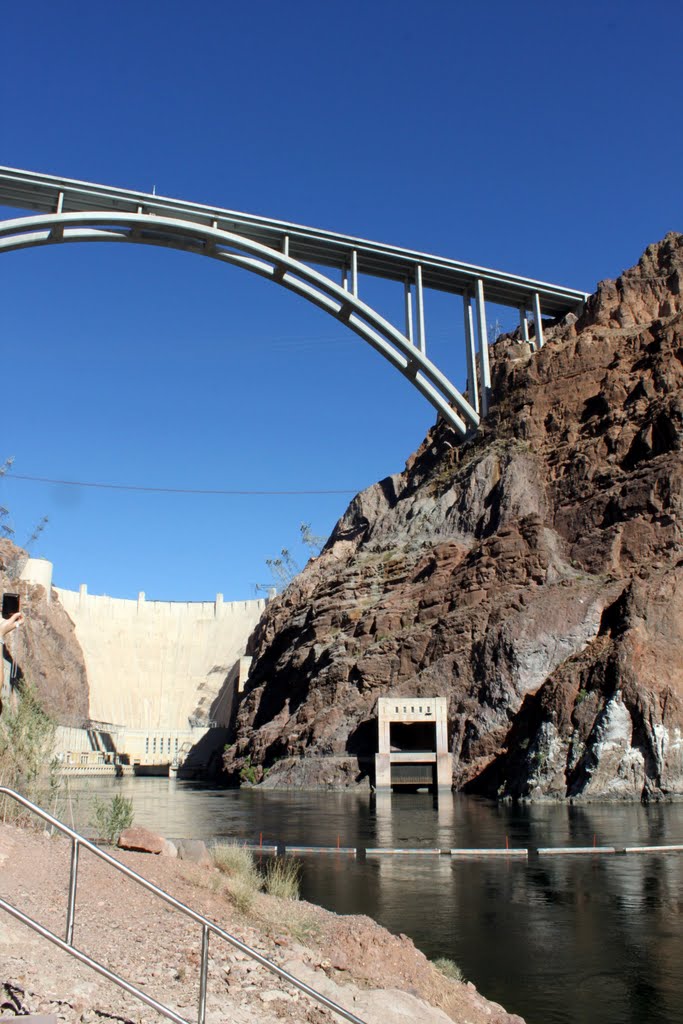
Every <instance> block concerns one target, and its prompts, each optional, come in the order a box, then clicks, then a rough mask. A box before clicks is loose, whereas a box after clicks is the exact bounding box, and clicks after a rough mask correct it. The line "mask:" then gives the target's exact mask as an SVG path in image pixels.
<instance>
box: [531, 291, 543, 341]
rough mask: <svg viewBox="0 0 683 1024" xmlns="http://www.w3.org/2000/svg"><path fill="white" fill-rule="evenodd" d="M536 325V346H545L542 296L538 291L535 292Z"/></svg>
mask: <svg viewBox="0 0 683 1024" xmlns="http://www.w3.org/2000/svg"><path fill="white" fill-rule="evenodd" d="M533 306H534V327H535V328H536V348H537V349H539V348H543V320H542V319H541V297H540V295H539V294H538V292H534V294H533Z"/></svg>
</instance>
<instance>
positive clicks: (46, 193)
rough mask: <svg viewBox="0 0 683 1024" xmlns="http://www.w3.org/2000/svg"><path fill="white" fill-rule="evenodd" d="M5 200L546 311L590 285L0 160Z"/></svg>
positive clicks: (571, 301) (567, 303)
mask: <svg viewBox="0 0 683 1024" xmlns="http://www.w3.org/2000/svg"><path fill="white" fill-rule="evenodd" d="M0 206H10V207H17V208H19V209H22V210H36V211H38V212H40V213H54V212H56V211H59V212H63V213H84V212H97V211H107V212H111V211H116V212H119V213H136V212H142V213H148V214H150V215H154V214H156V215H158V216H164V217H172V218H175V219H177V220H187V221H190V222H194V223H197V224H203V225H209V226H210V225H212V224H215V226H216V227H218V228H220V229H222V230H225V231H231V232H235V233H236V234H239V235H242V236H244V237H245V238H248V239H251V240H252V241H256V242H260V243H261V244H263V245H267V246H269V247H270V248H272V249H277V250H279V251H281V252H282V251H283V250H285V249H286V251H287V252H288V254H289V255H290V256H291V257H292V258H293V259H297V260H300V261H302V262H303V263H312V264H318V265H322V266H328V267H336V268H338V269H339V270H341V271H348V270H349V269H350V268H351V266H352V264H353V263H355V264H356V267H357V272H358V273H362V274H369V275H371V276H374V277H383V278H389V279H391V280H396V281H414V280H415V275H416V273H417V271H418V268H421V273H422V283H423V285H424V287H425V288H433V289H436V290H438V291H446V292H452V293H454V294H473V293H474V289H475V287H476V282H477V280H481V281H483V282H484V284H485V286H486V297H487V299H488V300H489V301H490V302H494V303H500V304H501V305H506V306H518V305H520V304H521V303H522V302H524V301H525V300H526V301H528V302H530V301H531V297H532V296H533V295H534V294H537V295H538V296H539V299H540V301H541V303H542V306H543V312H544V314H546V315H548V316H558V315H560V316H561V315H563V314H565V313H567V312H570V311H572V310H575V309H576V308H577V307H579V306H581V305H582V303H583V302H584V301H585V299H586V293H585V292H582V291H577V290H576V289H573V288H565V287H562V286H560V285H554V284H549V283H547V282H544V281H535V280H533V279H531V278H526V277H519V276H517V275H515V274H508V273H505V272H503V271H499V270H491V269H487V268H485V267H478V266H474V265H473V264H469V263H461V262H459V261H458V260H452V259H447V258H446V257H442V256H434V255H431V254H429V253H422V252H417V251H414V250H411V249H402V248H399V247H398V246H393V245H385V244H384V243H381V242H372V241H368V240H367V239H363V238H354V237H352V236H350V235H342V234H338V233H336V232H333V231H325V230H322V229H319V228H311V227H306V226H304V225H301V224H291V223H289V222H288V221H282V220H273V219H271V218H268V217H259V216H255V215H251V214H246V213H237V212H235V211H234V210H226V209H222V208H221V207H215V206H206V205H203V204H201V203H190V202H186V201H185V200H181V199H170V198H167V197H164V196H157V195H152V194H150V193H146V192H134V191H131V190H129V189H122V188H114V187H111V186H109V185H98V184H94V183H92V182H84V181H76V180H73V179H70V178H60V177H56V176H54V175H49V174H38V173H35V172H33V171H23V170H18V169H16V168H12V167H0Z"/></svg>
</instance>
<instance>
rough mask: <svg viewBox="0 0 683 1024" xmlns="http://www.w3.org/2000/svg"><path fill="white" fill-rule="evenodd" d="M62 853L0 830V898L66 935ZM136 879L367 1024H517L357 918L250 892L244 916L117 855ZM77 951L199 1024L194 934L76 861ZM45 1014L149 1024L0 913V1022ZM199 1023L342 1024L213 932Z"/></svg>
mask: <svg viewBox="0 0 683 1024" xmlns="http://www.w3.org/2000/svg"><path fill="white" fill-rule="evenodd" d="M69 855H70V846H69V843H68V841H66V840H64V839H63V838H59V837H54V838H50V837H49V836H47V835H45V834H44V833H40V832H33V831H30V830H25V829H18V828H14V827H12V826H9V825H0V895H1V896H2V897H3V898H4V899H6V900H7V901H8V902H9V903H12V904H13V905H14V906H16V907H18V908H19V909H20V910H22V911H24V912H25V913H26V914H28V915H30V916H32V917H34V918H35V919H37V920H38V921H39V922H40V923H41V924H43V925H44V926H45V927H47V928H49V929H51V930H52V931H54V932H55V933H56V934H57V935H59V936H63V935H64V927H65V920H66V902H67V891H68V878H69ZM115 855H116V856H117V858H118V859H120V860H121V861H122V862H123V863H124V864H127V865H128V866H129V867H131V868H133V870H135V871H137V872H139V873H140V874H142V875H144V876H145V877H146V878H148V879H150V881H152V882H154V883H155V884H156V885H158V886H160V887H161V888H162V889H165V890H166V891H167V892H170V893H171V894H172V895H174V896H175V897H176V898H177V899H179V900H182V902H184V903H186V904H188V905H189V906H191V907H192V908H193V909H195V910H197V911H198V912H199V913H201V914H204V915H205V916H206V917H208V918H210V919H211V920H212V921H215V922H216V923H217V924H219V925H220V926H221V927H222V928H224V929H225V930H226V931H228V932H230V933H231V934H233V935H235V936H236V937H237V938H239V939H240V940H241V941H242V942H245V943H247V944H248V945H249V946H251V947H252V948H254V949H255V950H257V951H258V952H259V953H261V954H262V955H263V956H265V957H267V958H268V959H269V960H271V961H272V962H273V963H275V964H278V965H279V966H283V967H286V969H287V970H289V971H290V972H291V973H292V974H294V975H295V976H296V977H298V978H299V979H300V980H302V981H304V982H306V983H307V984H309V985H311V986H312V987H313V988H316V989H317V990H319V991H321V992H323V994H324V995H326V996H327V997H328V998H330V999H333V1000H334V1001H335V1002H336V1003H339V1004H340V1005H342V1006H344V1007H345V1008H346V1009H347V1010H350V1011H351V1012H352V1013H354V1014H356V1016H358V1017H360V1018H361V1019H362V1020H364V1021H367V1024H407V1022H411V1024H448V1022H449V1021H455V1022H457V1024H484V1022H486V1024H523V1021H522V1019H521V1018H520V1017H517V1016H513V1015H510V1014H507V1013H506V1012H505V1011H504V1010H503V1009H502V1008H501V1007H500V1006H498V1005H497V1004H496V1003H491V1002H489V1001H488V1000H486V999H484V998H483V997H482V996H481V995H479V993H478V992H477V991H476V989H475V988H474V986H473V985H471V984H462V983H459V982H454V981H450V980H449V979H447V978H445V977H444V976H443V975H442V974H441V973H440V972H439V971H437V970H436V969H435V968H434V967H433V966H432V965H431V964H430V962H429V961H428V960H427V959H426V957H425V956H424V955H423V954H422V953H420V952H419V950H417V949H416V948H415V946H414V945H413V943H412V942H411V940H410V939H408V938H407V937H406V936H403V935H401V936H395V935H392V934H390V933H389V932H388V931H386V930H385V929H384V928H381V927H380V926H379V925H377V924H375V923H374V922H373V921H371V920H370V919H369V918H367V917H360V916H353V917H342V916H338V915H336V914H332V913H330V912H328V911H326V910H323V909H322V908H320V907H316V906H313V905H311V904H308V903H304V902H298V901H296V902H295V901H284V900H280V899H277V898H275V897H272V896H266V895H264V894H260V895H258V896H256V897H255V901H254V903H253V905H252V906H251V907H250V908H249V910H248V911H247V912H246V913H243V912H240V910H238V908H237V907H236V906H235V901H234V897H233V895H232V894H231V889H230V884H229V880H228V879H226V877H225V876H224V875H223V874H221V873H220V872H219V871H218V870H217V869H215V868H208V867H203V866H200V865H196V864H192V863H189V862H187V861H179V860H172V859H170V858H166V857H156V856H153V855H150V854H137V853H127V852H123V851H116V852H115ZM74 943H75V945H76V946H77V947H78V948H79V949H80V950H82V951H83V952H86V953H87V954H88V955H90V956H91V957H92V958H93V959H95V960H98V961H100V963H102V964H104V965H105V966H106V967H108V968H109V970H111V971H114V972H116V973H117V974H121V975H123V976H124V977H125V978H127V979H128V980H129V981H131V982H132V983H134V984H135V985H137V986H138V987H140V988H142V989H143V990H144V991H145V992H146V993H147V994H148V995H151V996H153V997H154V998H155V999H157V1000H159V1001H160V1002H163V1003H165V1004H166V1005H169V1006H170V1007H171V1008H172V1009H174V1010H175V1011H176V1012H177V1013H179V1014H180V1015H181V1016H183V1017H184V1018H186V1019H187V1020H188V1021H196V1019H197V1002H198V991H199V969H198V965H199V959H200V949H201V931H200V928H199V927H198V926H197V925H195V924H194V923H193V922H191V921H190V920H189V919H187V918H186V917H184V916H183V915H182V914H179V913H177V912H176V911H174V910H172V909H171V908H169V907H167V906H165V905H164V904H163V903H161V902H160V901H159V900H158V899H155V898H154V897H153V896H152V895H151V894H150V893H147V892H146V891H145V890H144V889H142V888H140V887H139V886H137V885H135V884H134V883H133V882H132V881H131V880H129V879H126V878H125V877H123V876H122V875H121V874H119V872H116V871H114V870H113V869H112V868H110V867H108V866H107V865H105V864H104V863H103V862H102V861H100V860H98V859H97V858H96V857H94V856H93V855H92V854H91V853H89V852H87V851H85V852H82V853H81V861H80V868H79V881H78V896H77V911H76V926H75V931H74ZM26 1012H32V1013H54V1014H56V1016H57V1017H58V1019H59V1020H61V1021H68V1022H82V1024H89V1022H99V1021H102V1020H115V1021H125V1022H131V1024H133V1022H135V1024H147V1022H149V1024H158V1022H159V1021H161V1020H163V1018H161V1017H160V1016H159V1015H158V1014H157V1013H156V1012H155V1011H154V1010H152V1009H151V1008H150V1007H148V1006H146V1005H145V1004H143V1003H141V1002H140V1001H139V1000H136V999H135V998H134V997H132V996H129V995H128V994H127V993H125V992H123V991H122V990H121V989H119V988H118V987H116V986H115V985H113V984H112V983H111V982H109V981H107V980H106V979H104V978H102V977H101V976H100V975H98V974H96V973H95V972H94V971H92V970H91V969H89V968H88V967H86V966H85V965H82V964H80V963H78V961H76V960H75V959H74V958H73V957H71V956H69V955H68V954H67V953H64V952H63V951H61V950H60V949H58V948H57V947H56V946H54V945H53V944H52V943H50V942H48V941H47V940H46V939H44V938H42V937H41V936H39V935H37V934H36V933H35V932H33V931H32V930H30V929H29V928H27V927H26V926H24V925H22V924H21V923H20V922H18V921H16V919H14V918H12V917H11V916H9V915H8V914H6V913H4V912H3V911H0V1015H2V1016H3V1017H6V1016H11V1014H13V1013H17V1014H19V1013H26ZM206 1019H207V1024H223V1022H225V1024H227V1022H230V1024H247V1022H254V1021H259V1022H260V1024H276V1022H279V1024H281V1022H286V1024H287V1022H297V1024H299V1022H301V1024H304V1022H305V1024H326V1022H335V1024H336V1022H338V1021H340V1020H342V1019H343V1018H340V1017H339V1016H337V1015H336V1014H333V1013H332V1012H331V1011H329V1010H327V1009H325V1008H324V1007H321V1006H320V1005H319V1004H317V1003H315V1002H313V1001H312V1000H311V999H310V998H309V997H307V996H306V995H305V994H303V993H301V992H299V991H298V990H297V989H295V988H293V987H292V986H290V985H288V984H287V983H286V982H285V981H284V980H281V979H280V978H278V977H277V976H276V975H274V974H272V973H271V972H270V971H268V970H267V969H266V968H264V967H262V966H260V965H258V964H255V963H254V962H253V961H251V960H250V959H249V958H247V957H246V956H245V955H244V954H242V953H241V952H239V951H238V950H236V949H235V948H234V947H233V946H231V945H229V944H228V943H226V942H224V941H221V940H220V939H217V938H215V937H212V940H211V944H210V956H209V981H208V995H207V1016H206Z"/></svg>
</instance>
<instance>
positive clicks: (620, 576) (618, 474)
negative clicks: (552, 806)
mask: <svg viewBox="0 0 683 1024" xmlns="http://www.w3.org/2000/svg"><path fill="white" fill-rule="evenodd" d="M682 273H683V236H681V235H673V234H671V235H668V236H667V237H666V238H665V239H664V240H663V241H662V242H661V243H659V245H656V246H650V247H649V248H648V250H647V251H646V253H645V255H644V256H643V258H642V259H641V261H640V263H639V264H638V266H637V267H635V268H633V269H632V270H630V271H627V272H626V273H625V274H624V275H622V277H621V278H619V280H618V281H616V282H612V281H606V282H602V283H601V284H600V285H599V287H598V290H597V292H596V294H595V295H594V296H593V297H592V298H591V300H590V301H589V303H588V305H587V308H586V310H585V312H584V314H583V315H582V317H581V318H580V319H579V320H578V321H576V322H565V323H563V324H559V325H555V326H549V327H548V330H547V344H546V345H545V347H544V348H543V350H542V351H541V352H539V353H537V354H532V353H531V352H530V350H529V346H528V345H526V344H520V343H518V342H517V341H516V340H515V339H514V338H509V337H508V338H503V339H501V340H500V341H499V342H498V344H496V346H495V348H494V349H493V350H492V355H493V380H494V383H493V402H492V409H491V413H490V415H489V417H488V419H487V422H486V423H485V425H484V427H483V428H482V430H481V431H480V433H479V434H478V435H477V437H476V438H474V439H473V440H472V441H469V442H466V443H459V442H458V441H457V439H456V437H455V435H454V434H453V433H452V432H451V431H450V430H449V429H448V428H447V427H445V426H444V425H443V424H439V425H437V426H436V427H435V428H434V429H433V430H432V431H431V432H430V434H429V436H428V437H427V439H426V440H425V442H424V444H423V446H422V448H421V449H420V450H419V451H418V452H417V453H416V454H415V455H413V456H412V457H411V458H410V459H409V461H408V463H407V465H406V468H405V470H404V472H403V473H400V474H397V475H395V476H393V477H389V478H387V479H386V480H383V481H381V482H380V483H378V484H376V485H374V486H373V487H371V488H369V489H368V490H367V491H365V492H363V493H362V494H359V495H358V496H357V497H356V498H355V499H354V500H353V501H352V503H351V505H350V506H349V508H348V510H347V512H346V513H345V515H344V516H343V518H342V519H341V520H340V521H339V523H338V524H337V526H336V527H335V530H334V532H333V534H332V536H331V537H330V539H329V541H328V543H327V545H326V547H325V550H324V551H323V553H322V554H321V555H320V557H319V558H317V559H315V560H313V561H312V562H311V563H309V565H308V566H307V568H306V569H305V570H304V572H303V573H302V574H301V576H300V577H298V578H297V579H296V580H295V581H294V582H293V583H292V584H291V585H290V587H289V588H288V589H287V591H286V592H285V593H284V594H282V595H280V596H279V597H278V598H277V599H276V600H275V601H274V602H273V603H272V604H271V605H270V607H269V609H268V611H267V613H266V615H265V617H264V619H263V620H262V621H261V623H260V625H259V627H258V628H257V630H256V632H255V633H254V635H253V636H252V638H251V641H250V653H252V654H253V655H254V664H253V666H252V671H251V675H250V681H249V684H248V690H247V693H246V695H245V698H244V701H243V703H242V705H241V707H240V710H239V714H238V722H237V738H236V742H235V743H234V744H233V746H232V747H231V748H230V749H229V750H228V752H227V755H226V767H227V768H228V770H229V771H230V772H231V773H232V774H233V776H234V777H235V778H236V777H238V775H239V771H240V768H241V766H242V764H243V763H244V759H245V758H246V757H247V756H250V757H251V761H252V763H253V764H254V765H256V767H257V774H258V775H259V776H260V775H261V773H262V772H263V771H264V770H265V769H269V771H268V774H267V779H266V781H265V782H264V783H263V784H264V785H267V786H272V785H300V786H306V785H325V786H354V785H358V784H363V783H365V784H367V782H368V780H371V773H372V758H373V755H374V752H375V750H376V749H377V748H376V742H377V735H376V725H375V706H376V701H377V698H378V697H379V696H386V695H399V694H415V695H416V696H446V697H447V698H448V701H449V743H450V748H451V750H452V752H453V754H454V778H453V781H454V785H455V786H456V788H465V789H467V790H473V791H478V792H484V793H487V794H490V795H499V796H513V797H529V798H567V797H580V796H582V797H585V798H589V797H605V796H613V797H625V798H630V799H632V798H638V797H642V796H648V797H661V796H666V795H670V794H677V793H679V792H683V734H682V733H681V730H682V729H683V707H682V700H683V673H682V672H681V668H682V662H683V656H682V655H681V650H682V649H683V648H682V646H681V642H680V639H681V638H680V633H681V629H683V626H682V625H681V623H682V622H683V619H682V616H681V612H683V607H682V602H683V596H682V595H681V589H682V587H683V583H681V566H682V565H683V539H682V537H681V522H682V519H681V514H682V512H683V507H682V506H683V473H682V467H681V445H682V444H683V391H682V384H683V308H682V306H683V299H682V298H681V289H680V282H681V274H682ZM568 319H569V320H573V319H574V318H571V317H570V318H568Z"/></svg>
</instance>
